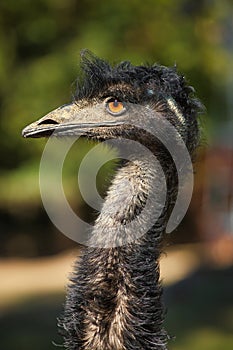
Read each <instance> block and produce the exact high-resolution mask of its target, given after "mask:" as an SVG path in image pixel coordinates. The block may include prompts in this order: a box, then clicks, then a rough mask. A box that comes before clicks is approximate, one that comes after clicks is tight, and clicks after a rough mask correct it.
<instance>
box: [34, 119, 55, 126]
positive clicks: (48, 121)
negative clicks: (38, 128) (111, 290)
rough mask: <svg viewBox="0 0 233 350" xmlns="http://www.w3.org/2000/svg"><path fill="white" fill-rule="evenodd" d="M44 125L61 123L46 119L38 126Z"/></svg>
mask: <svg viewBox="0 0 233 350" xmlns="http://www.w3.org/2000/svg"><path fill="white" fill-rule="evenodd" d="M43 124H59V123H58V122H57V121H56V120H53V119H45V120H42V121H41V122H39V123H38V125H43Z"/></svg>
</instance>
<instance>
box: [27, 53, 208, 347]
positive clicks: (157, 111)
mask: <svg viewBox="0 0 233 350" xmlns="http://www.w3.org/2000/svg"><path fill="white" fill-rule="evenodd" d="M81 67H82V71H83V74H82V76H81V78H80V79H79V80H78V81H77V92H76V94H75V96H74V100H73V102H72V103H70V104H68V105H64V106H61V107H59V108H58V109H56V110H54V111H52V112H50V113H49V114H47V115H46V116H44V117H43V118H41V119H39V120H38V121H36V122H34V123H32V124H30V125H29V126H27V127H26V128H25V129H24V130H23V132H22V134H23V136H24V137H26V138H28V137H34V138H35V137H48V136H50V135H56V136H57V137H62V136H75V135H80V134H82V137H86V138H89V139H94V140H97V141H99V142H101V141H104V140H109V139H115V140H120V143H119V144H121V142H122V143H123V140H125V139H127V140H131V141H137V142H139V143H140V144H141V145H143V146H144V147H145V148H146V149H148V150H149V153H144V152H143V151H142V152H141V151H140V150H139V151H138V150H136V149H135V151H133V150H132V149H131V151H130V152H129V153H130V157H131V158H130V159H124V160H122V162H121V163H120V165H119V166H118V169H117V170H116V173H115V176H114V178H113V180H112V183H111V185H110V187H109V190H108V192H107V195H106V198H105V202H104V204H103V207H102V210H101V212H100V214H99V217H98V218H97V220H96V222H95V225H94V228H93V231H92V233H91V235H90V237H89V238H88V242H87V245H86V246H85V247H83V250H82V253H81V258H80V259H79V261H78V262H77V263H76V265H75V267H74V273H73V274H72V277H71V280H70V284H69V286H68V289H67V297H66V302H65V308H64V312H63V315H62V316H61V317H60V319H59V321H58V327H59V329H60V331H61V333H62V335H63V338H64V347H65V348H66V349H69V350H77V349H79V350H139V349H140V350H152V349H153V350H165V349H167V342H168V340H169V338H170V337H169V335H168V334H167V332H166V331H165V329H164V327H163V321H164V316H165V311H164V305H163V300H162V286H161V283H160V270H159V258H160V255H161V252H162V250H163V246H164V237H165V236H166V232H165V231H166V225H167V222H168V219H169V216H170V214H171V212H172V209H173V207H174V203H175V201H176V196H177V191H178V177H177V169H176V165H175V163H174V160H173V158H172V156H171V154H170V153H169V152H168V150H167V149H166V147H165V146H164V145H163V142H162V141H161V140H159V139H158V138H157V137H156V136H154V135H153V128H152V129H151V132H150V131H149V130H150V126H151V125H155V128H156V125H157V127H158V128H161V125H163V124H161V122H162V121H168V122H169V124H170V125H172V126H173V127H174V128H175V130H176V131H177V133H178V135H179V138H178V140H177V142H178V143H179V139H182V140H183V142H184V143H185V145H186V147H187V149H188V152H189V153H190V155H191V157H193V155H194V153H195V150H196V148H197V146H198V143H199V127H198V114H199V112H200V109H201V104H200V102H199V101H198V99H196V98H195V96H194V89H193V88H192V87H191V86H189V85H188V84H187V82H186V80H185V78H184V77H183V76H182V75H179V74H178V73H177V71H176V68H175V67H172V68H167V67H165V66H160V65H157V64H154V65H145V66H133V65H132V64H131V63H130V62H121V63H119V64H116V65H113V66H112V65H110V64H109V63H108V62H106V61H105V60H103V59H100V58H98V57H96V56H94V55H93V54H91V53H89V52H84V53H83V54H82V60H81ZM137 121H140V122H141V124H140V125H144V126H145V128H144V130H143V128H139V127H138V126H137ZM165 129H166V127H165ZM164 137H167V138H169V137H170V136H169V134H168V135H166V130H165V131H164ZM119 148H120V146H119ZM153 156H156V159H157V160H158V161H159V163H160V166H161V168H162V170H163V173H164V176H165V180H166V187H167V190H166V196H165V202H164V203H163V206H162V209H161V208H160V212H159V213H160V214H159V215H157V218H156V220H155V221H153V219H154V218H153V215H155V213H156V208H157V206H158V207H159V206H161V205H160V202H159V199H158V197H159V196H160V194H161V192H162V194H163V193H164V188H163V185H162V180H161V177H160V175H159V174H160V173H159V169H158V163H154V162H153V159H152V158H153ZM184 172H185V164H184ZM161 189H162V190H161ZM149 197H150V198H152V202H150V205H149V209H148V208H146V205H147V200H148V199H149ZM143 209H145V210H143ZM151 222H152V224H151ZM138 232H139V234H138Z"/></svg>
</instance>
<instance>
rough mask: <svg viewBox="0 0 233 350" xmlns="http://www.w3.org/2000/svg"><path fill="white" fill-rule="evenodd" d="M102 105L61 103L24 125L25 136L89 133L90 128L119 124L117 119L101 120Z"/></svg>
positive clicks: (23, 134)
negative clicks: (84, 105)
mask: <svg viewBox="0 0 233 350" xmlns="http://www.w3.org/2000/svg"><path fill="white" fill-rule="evenodd" d="M102 119H103V110H102V106H96V107H95V108H93V107H84V108H80V107H79V106H78V105H77V104H76V103H70V104H66V105H63V106H61V107H59V108H57V109H55V110H53V111H52V112H50V113H48V114H46V115H45V116H44V117H42V118H41V119H39V120H37V121H35V122H34V123H32V124H30V125H28V126H26V128H24V129H23V131H22V136H23V137H25V138H28V137H32V138H37V137H48V136H50V135H52V134H53V135H54V136H72V135H81V134H83V135H85V134H86V135H87V134H91V132H90V131H91V129H95V128H99V127H110V126H115V125H121V124H123V122H120V121H119V120H118V121H116V120H114V119H113V120H102Z"/></svg>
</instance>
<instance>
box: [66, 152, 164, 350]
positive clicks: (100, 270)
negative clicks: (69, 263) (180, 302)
mask: <svg viewBox="0 0 233 350" xmlns="http://www.w3.org/2000/svg"><path fill="white" fill-rule="evenodd" d="M151 164H152V160H151V159H142V158H141V159H140V158H138V159H135V161H134V162H128V163H126V165H125V166H123V167H122V168H120V169H119V170H118V172H117V174H116V176H115V178H114V180H113V182H112V185H111V186H110V189H109V191H108V194H107V197H106V200H105V203H104V205H103V208H102V211H101V214H100V216H99V218H98V219H97V221H96V224H95V227H94V229H93V232H92V236H91V240H90V243H91V244H92V245H95V246H97V247H96V248H95V247H94V248H93V247H87V248H86V249H85V251H84V252H83V254H82V257H81V260H80V261H79V263H78V264H77V265H76V267H75V272H74V275H73V277H72V279H71V285H70V287H69V289H68V296H67V301H66V307H65V313H64V317H63V319H62V320H61V321H60V324H59V325H60V327H61V328H62V329H63V334H64V338H65V346H66V348H67V349H69V350H72V349H75V350H76V349H81V350H87V349H88V350H133V349H134V350H137V349H138V350H139V349H140V350H152V349H153V350H156V349H157V350H161V349H163V350H165V349H166V342H167V334H166V332H165V331H164V330H163V327H162V323H163V318H164V312H163V305H162V302H161V294H162V289H161V286H160V283H159V263H158V259H159V256H160V250H161V237H162V232H163V227H162V225H158V224H157V229H155V226H156V225H155V226H154V227H153V228H151V229H150V230H149V231H148V232H143V230H142V231H140V229H142V228H143V227H144V226H145V224H146V222H147V220H149V219H150V215H151V213H150V212H147V210H145V213H143V208H144V207H145V203H146V201H147V198H148V196H149V194H150V193H152V192H153V191H154V188H153V187H154V184H155V183H157V186H160V181H161V179H159V178H158V171H157V169H156V167H152V165H151ZM138 217H139V219H138ZM135 220H138V222H137V221H136V226H135V227H138V224H139V223H141V224H142V226H143V227H141V228H140V227H138V230H139V232H140V233H139V235H137V234H136V236H135V232H132V227H133V226H127V225H128V224H131V223H132V222H134V221H135ZM129 235H132V237H133V238H135V237H136V240H135V239H134V240H132V239H131V237H130V236H129ZM119 237H120V238H119ZM103 242H105V243H106V246H107V248H103ZM121 243H122V244H124V243H126V244H124V245H120V244H121ZM98 244H100V245H102V247H98ZM111 244H112V245H113V246H112V247H111Z"/></svg>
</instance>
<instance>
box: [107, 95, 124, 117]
mask: <svg viewBox="0 0 233 350" xmlns="http://www.w3.org/2000/svg"><path fill="white" fill-rule="evenodd" d="M106 109H107V111H108V112H109V113H110V114H112V115H121V114H122V113H124V111H125V106H124V104H123V102H121V101H119V100H118V99H117V98H110V99H109V100H107V102H106Z"/></svg>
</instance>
